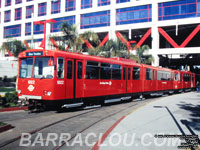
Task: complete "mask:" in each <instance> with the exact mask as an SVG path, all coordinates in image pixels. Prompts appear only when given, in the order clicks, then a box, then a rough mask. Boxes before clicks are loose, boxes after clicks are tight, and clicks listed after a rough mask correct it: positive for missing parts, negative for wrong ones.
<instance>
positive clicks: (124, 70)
mask: <svg viewBox="0 0 200 150" xmlns="http://www.w3.org/2000/svg"><path fill="white" fill-rule="evenodd" d="M123 80H126V68H125V67H123Z"/></svg>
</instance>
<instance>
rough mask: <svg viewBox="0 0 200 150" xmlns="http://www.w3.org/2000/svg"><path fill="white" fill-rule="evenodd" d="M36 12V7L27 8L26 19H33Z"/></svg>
mask: <svg viewBox="0 0 200 150" xmlns="http://www.w3.org/2000/svg"><path fill="white" fill-rule="evenodd" d="M33 12H34V6H33V5H31V6H27V7H26V18H31V17H32V13H33Z"/></svg>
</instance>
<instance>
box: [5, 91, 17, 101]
mask: <svg viewBox="0 0 200 150" xmlns="http://www.w3.org/2000/svg"><path fill="white" fill-rule="evenodd" d="M5 101H6V103H17V92H13V93H9V92H8V93H6V94H5Z"/></svg>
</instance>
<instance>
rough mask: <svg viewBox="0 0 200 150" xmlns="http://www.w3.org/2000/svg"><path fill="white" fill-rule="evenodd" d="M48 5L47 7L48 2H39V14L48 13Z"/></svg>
mask: <svg viewBox="0 0 200 150" xmlns="http://www.w3.org/2000/svg"><path fill="white" fill-rule="evenodd" d="M46 7H47V3H46V2H45V3H40V4H38V16H45V15H46Z"/></svg>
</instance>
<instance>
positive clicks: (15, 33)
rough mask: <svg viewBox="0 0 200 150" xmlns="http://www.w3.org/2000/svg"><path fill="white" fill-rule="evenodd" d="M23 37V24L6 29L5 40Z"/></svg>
mask: <svg viewBox="0 0 200 150" xmlns="http://www.w3.org/2000/svg"><path fill="white" fill-rule="evenodd" d="M19 36H21V24H18V25H13V26H7V27H4V38H10V37H19Z"/></svg>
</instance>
